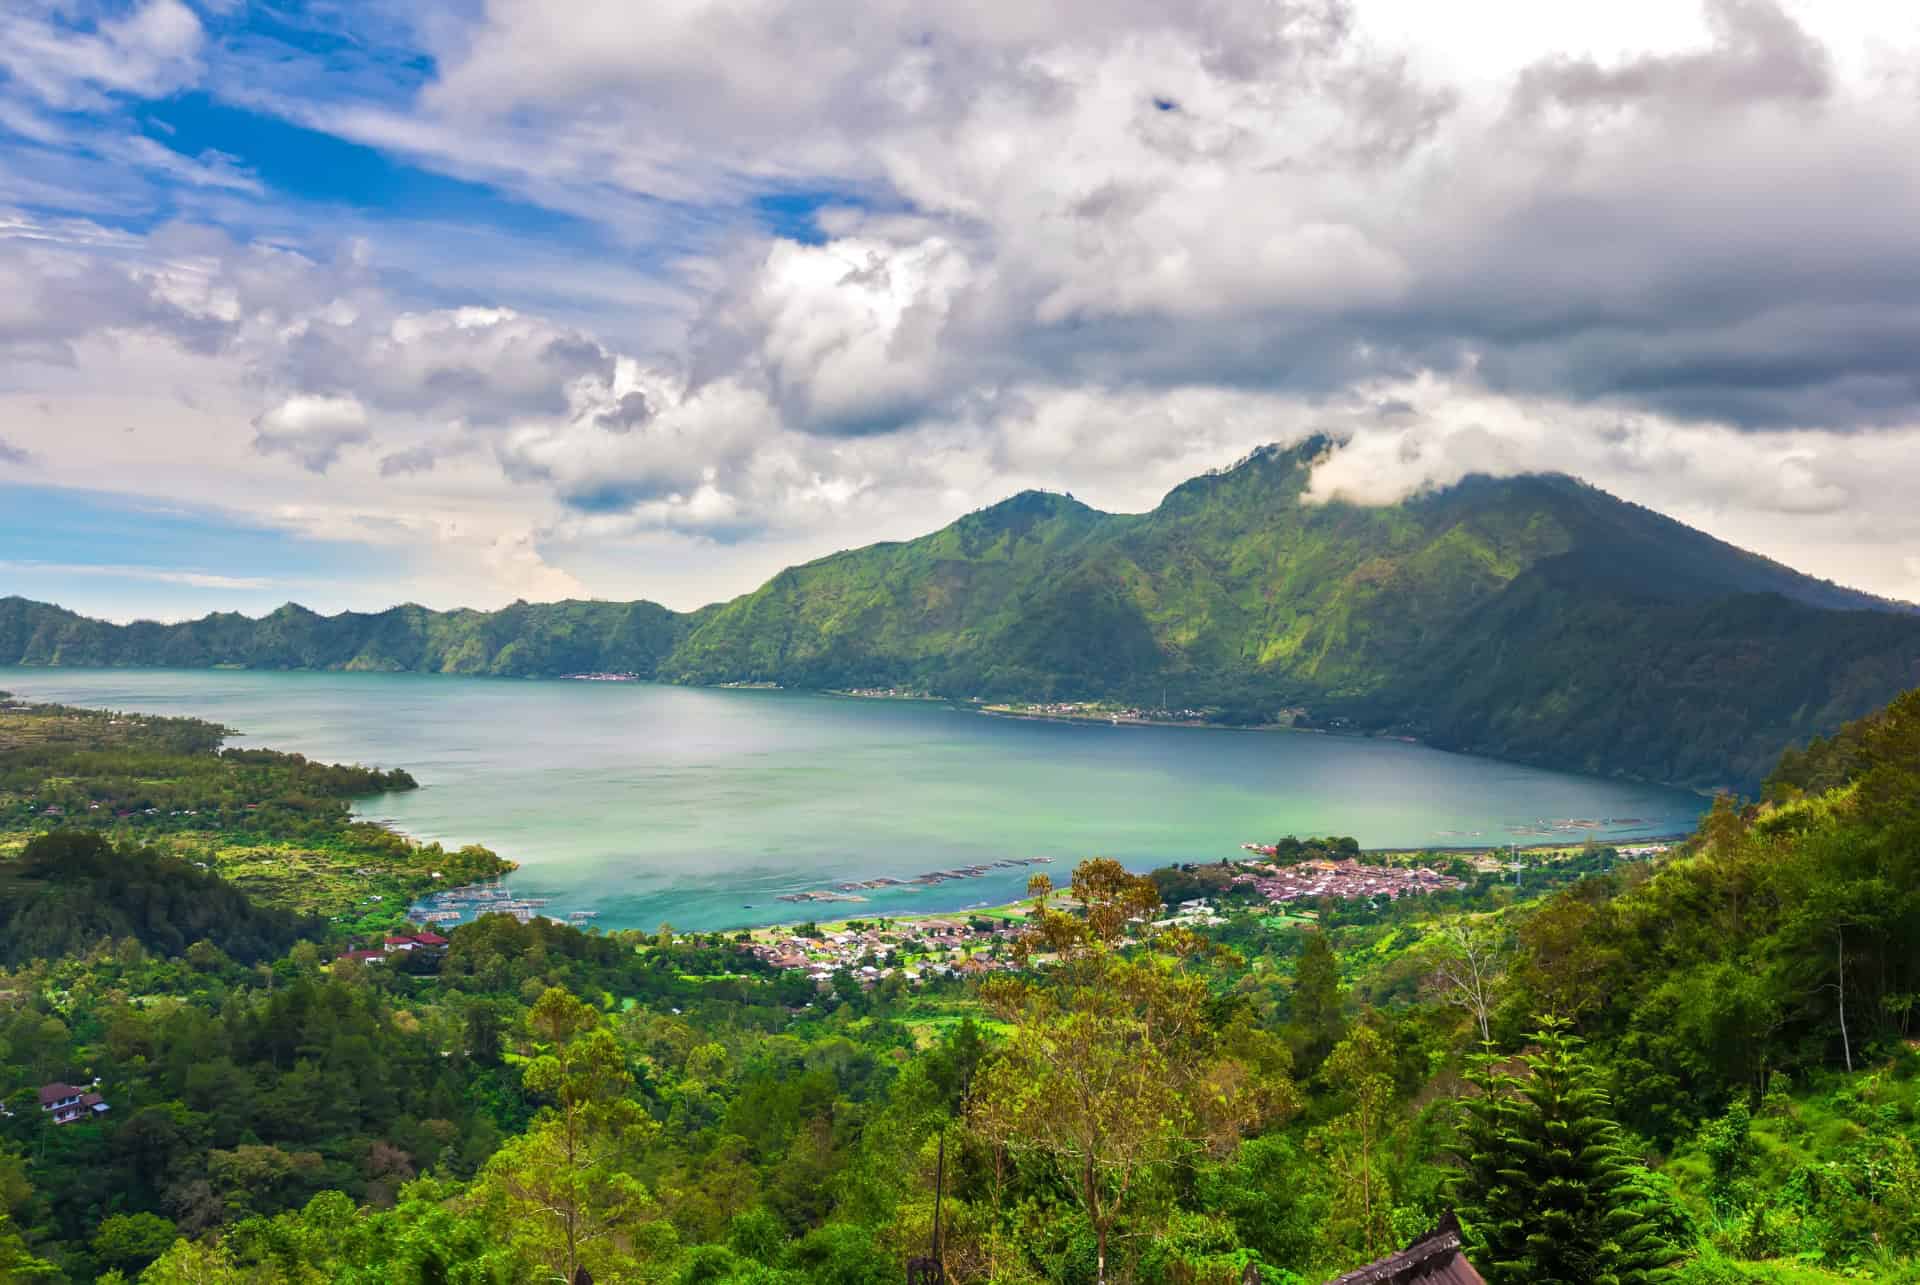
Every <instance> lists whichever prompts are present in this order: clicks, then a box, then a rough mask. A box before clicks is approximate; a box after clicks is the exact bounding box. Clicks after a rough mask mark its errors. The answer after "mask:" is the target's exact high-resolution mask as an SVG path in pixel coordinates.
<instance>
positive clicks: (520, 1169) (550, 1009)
mask: <svg viewBox="0 0 1920 1285" xmlns="http://www.w3.org/2000/svg"><path fill="white" fill-rule="evenodd" d="M527 1025H528V1028H529V1029H530V1030H531V1032H532V1033H533V1035H534V1036H535V1038H536V1040H537V1041H538V1046H539V1049H540V1052H539V1054H538V1056H536V1057H535V1058H534V1059H533V1060H532V1061H531V1062H530V1063H528V1065H527V1067H526V1070H525V1072H524V1073H523V1075H522V1077H521V1081H522V1083H523V1084H524V1085H525V1087H526V1089H527V1091H528V1092H529V1093H531V1094H534V1095H536V1096H538V1097H542V1098H546V1099H547V1100H548V1102H549V1103H550V1105H547V1106H544V1107H542V1108H541V1110H540V1112H539V1114H538V1115H536V1116H535V1117H534V1122H533V1125H532V1127H531V1128H529V1129H528V1130H527V1132H526V1133H524V1134H522V1135H521V1136H519V1137H517V1138H514V1139H512V1140H511V1141H509V1142H508V1143H507V1144H506V1145H505V1146H503V1147H502V1148H501V1149H500V1151H499V1152H498V1153H497V1154H495V1156H494V1157H493V1158H492V1159H491V1160H489V1161H488V1162H487V1166H486V1168H485V1170H484V1171H483V1172H482V1175H481V1188H482V1193H483V1196H484V1198H486V1199H489V1200H494V1201H498V1202H499V1203H500V1204H501V1205H502V1206H503V1212H504V1214H505V1216H506V1218H507V1219H508V1224H507V1225H508V1226H510V1227H511V1228H512V1229H513V1232H512V1234H513V1239H514V1241H515V1243H516V1244H517V1245H519V1246H520V1247H521V1248H522V1249H523V1250H525V1251H526V1252H527V1253H528V1254H529V1255H530V1256H531V1257H533V1258H534V1259H535V1260H537V1261H539V1262H541V1263H543V1264H544V1265H545V1266H546V1267H548V1268H549V1269H550V1270H552V1271H553V1272H555V1273H557V1274H558V1275H559V1276H560V1277H561V1278H562V1279H563V1280H569V1281H570V1280H572V1279H574V1276H575V1273H577V1272H578V1271H579V1270H580V1269H581V1268H582V1267H585V1268H586V1269H587V1270H588V1271H590V1272H591V1273H592V1274H593V1276H594V1279H596V1280H599V1281H618V1280H621V1279H625V1278H627V1277H629V1276H631V1275H632V1274H633V1273H634V1272H636V1271H637V1270H638V1266H639V1261H640V1260H641V1259H642V1258H644V1257H646V1256H647V1255H648V1252H649V1247H648V1245H647V1244H646V1243H645V1240H646V1233H647V1232H648V1230H649V1227H650V1224H652V1223H653V1222H654V1221H655V1217H656V1209H655V1205H654V1201H653V1198H652V1196H651V1195H650V1194H649V1193H648V1192H647V1190H646V1188H645V1187H644V1186H643V1185H642V1184H641V1183H640V1181H639V1180H638V1179H636V1178H634V1177H633V1176H632V1174H631V1173H630V1172H629V1170H630V1168H631V1167H633V1165H634V1163H635V1162H636V1161H637V1159H638V1153H639V1151H640V1149H641V1148H642V1147H643V1146H644V1144H645V1142H646V1141H647V1139H648V1138H649V1137H650V1136H651V1135H652V1134H653V1133H654V1132H655V1130H656V1128H657V1126H655V1125H654V1124H653V1122H652V1121H651V1120H649V1119H648V1118H647V1116H646V1114H645V1112H643V1111H642V1110H641V1109H640V1107H639V1106H638V1105H637V1104H635V1103H633V1102H631V1101H629V1100H628V1099H627V1097H626V1093H627V1091H628V1090H629V1089H630V1088H631V1087H632V1086H633V1076H632V1075H631V1074H630V1073H629V1072H628V1070H627V1067H626V1060H625V1058H624V1057H623V1056H622V1055H621V1052H620V1049H619V1046H618V1045H617V1044H616V1043H615V1042H614V1039H613V1036H612V1035H611V1034H610V1033H609V1032H608V1031H607V1030H606V1028H605V1027H603V1026H601V1025H600V1015H599V1013H597V1012H596V1011H594V1010H593V1009H592V1008H589V1007H588V1006H587V1005H585V1004H583V1003H581V1002H580V1001H579V1000H577V999H575V998H574V997H573V996H572V995H569V994H568V993H567V992H566V991H564V990H561V989H560V988H559V987H552V988H549V989H548V990H547V991H546V992H545V993H544V994H542V995H541V996H540V998H539V1000H538V1001H536V1002H535V1004H534V1006H533V1010H532V1012H530V1013H529V1014H528V1015H527Z"/></svg>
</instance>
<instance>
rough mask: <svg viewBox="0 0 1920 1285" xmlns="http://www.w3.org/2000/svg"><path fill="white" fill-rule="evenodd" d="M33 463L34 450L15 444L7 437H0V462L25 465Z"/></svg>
mask: <svg viewBox="0 0 1920 1285" xmlns="http://www.w3.org/2000/svg"><path fill="white" fill-rule="evenodd" d="M31 463H33V452H31V451H29V450H27V449H26V448H25V447H21V446H15V445H14V444H13V443H12V442H9V441H8V440H7V439H6V438H4V437H0V464H16V465H25V464H31Z"/></svg>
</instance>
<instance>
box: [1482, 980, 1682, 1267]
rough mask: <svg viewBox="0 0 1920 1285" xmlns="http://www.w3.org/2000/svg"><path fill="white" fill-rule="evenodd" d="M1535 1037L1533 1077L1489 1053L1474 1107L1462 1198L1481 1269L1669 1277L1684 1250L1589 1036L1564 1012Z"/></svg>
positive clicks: (1529, 1057) (1529, 1069)
mask: <svg viewBox="0 0 1920 1285" xmlns="http://www.w3.org/2000/svg"><path fill="white" fill-rule="evenodd" d="M1532 1040H1533V1044H1534V1046H1535V1048H1534V1051H1533V1052H1530V1053H1528V1054H1526V1055H1525V1056H1524V1057H1523V1058H1522V1059H1521V1062H1522V1064H1523V1065H1524V1066H1525V1073H1524V1074H1515V1073H1514V1072H1513V1071H1510V1070H1504V1069H1502V1068H1501V1066H1500V1065H1499V1063H1498V1062H1497V1060H1496V1059H1495V1058H1494V1057H1493V1055H1491V1054H1488V1055H1484V1056H1482V1057H1481V1058H1480V1059H1479V1064H1478V1067H1477V1069H1476V1071H1475V1073H1474V1076H1473V1083H1474V1085H1475V1086H1476V1087H1477V1088H1478V1090H1479V1092H1478V1094H1477V1095H1475V1096H1473V1097H1469V1098H1467V1099H1465V1100H1464V1101H1463V1103H1462V1107H1463V1112H1464V1121H1463V1127H1462V1140H1461V1144H1462V1145H1461V1159H1462V1161H1463V1168H1462V1172H1461V1175H1460V1177H1459V1179H1458V1181H1457V1183H1456V1185H1455V1191H1454V1195H1455V1200H1456V1202H1457V1204H1458V1208H1459V1213H1460V1218H1461V1222H1462V1223H1463V1225H1464V1227H1465V1229H1466V1233H1467V1237H1468V1240H1469V1245H1470V1249H1471V1255H1472V1258H1473V1262H1474V1264H1475V1266H1477V1267H1478V1268H1479V1269H1480V1271H1481V1273H1482V1274H1483V1275H1484V1276H1485V1277H1486V1278H1487V1280H1488V1282H1490V1285H1654V1283H1655V1282H1659V1281H1662V1280H1664V1279H1665V1278H1666V1276H1667V1272H1666V1270H1665V1269H1666V1268H1667V1267H1668V1266H1669V1265H1670V1264H1671V1263H1672V1262H1673V1261H1674V1260H1675V1258H1676V1257H1677V1254H1676V1253H1675V1251H1674V1248H1673V1247H1672V1246H1671V1245H1670V1244H1668V1243H1667V1242H1666V1240H1665V1239H1664V1238H1663V1237H1662V1235H1661V1233H1660V1230H1659V1224H1658V1222H1657V1220H1656V1217H1655V1215H1656V1213H1657V1211H1656V1210H1655V1209H1653V1208H1652V1207H1651V1204H1650V1201H1649V1200H1648V1198H1647V1195H1646V1192H1645V1188H1644V1185H1643V1178H1644V1171H1643V1170H1642V1169H1641V1167H1640V1166H1639V1165H1638V1164H1637V1163H1636V1162H1635V1161H1634V1160H1633V1158H1632V1157H1631V1156H1630V1155H1628V1154H1627V1151H1626V1149H1625V1148H1624V1147H1623V1146H1622V1144H1621V1136H1620V1128H1619V1126H1618V1125H1617V1124H1615V1123H1614V1122H1613V1121H1612V1120H1611V1119H1610V1118H1608V1115H1607V1111H1608V1101H1607V1095H1606V1092H1605V1091H1604V1090H1603V1089H1602V1088H1600V1086H1599V1084H1598V1083H1597V1081H1596V1078H1595V1076H1594V1074H1593V1071H1592V1069H1591V1068H1590V1067H1589V1066H1588V1064H1587V1061H1586V1059H1585V1058H1584V1057H1583V1056H1582V1055H1581V1053H1580V1042H1579V1040H1578V1039H1576V1038H1575V1037H1574V1036H1572V1035H1571V1034H1569V1033H1568V1032H1567V1030H1566V1024H1565V1022H1564V1021H1562V1020H1559V1019H1554V1018H1548V1019H1544V1020H1543V1021H1542V1024H1541V1029H1540V1030H1539V1031H1537V1032H1535V1033H1534V1035H1533V1037H1532Z"/></svg>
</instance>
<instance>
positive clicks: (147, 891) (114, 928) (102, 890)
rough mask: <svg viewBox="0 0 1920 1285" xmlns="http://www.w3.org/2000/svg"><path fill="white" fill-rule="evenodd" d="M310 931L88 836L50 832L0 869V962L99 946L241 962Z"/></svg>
mask: <svg viewBox="0 0 1920 1285" xmlns="http://www.w3.org/2000/svg"><path fill="white" fill-rule="evenodd" d="M318 928H319V925H317V924H315V923H313V922H312V921H310V920H305V919H303V918H302V917H301V916H299V915H295V914H293V913H291V912H289V911H285V910H277V909H273V908H271V907H258V906H255V905H254V904H253V902H252V901H250V900H249V899H248V898H247V896H246V894H245V893H242V892H241V891H239V890H238V889H236V888H234V887H232V886H231V885H229V884H228V883H227V882H226V881H225V880H223V879H221V878H219V877H218V876H217V875H212V874H209V873H207V872H205V871H203V870H198V869H196V868H195V867H193V866H192V865H189V864H188V863H187V862H185V861H181V860H180V859H178V858H177V857H169V856H167V855H166V854H164V853H161V852H158V851H155V850H154V849H151V848H122V849H118V850H116V849H115V848H114V846H113V843H112V842H111V841H110V840H108V839H107V838H106V837H105V836H104V835H102V834H100V833H99V832H97V831H89V830H58V831H54V832H52V833H49V834H43V835H40V836H39V837H38V838H36V839H34V840H33V841H32V842H31V843H29V844H27V847H26V851H25V852H24V853H23V854H22V856H21V858H20V859H19V860H18V861H14V862H8V863H6V864H5V865H0V964H22V963H25V962H26V961H27V960H30V959H58V958H60V957H61V956H62V955H73V954H79V953H81V952H84V951H85V950H86V949H87V948H88V947H90V946H92V945H93V944H94V943H95V942H97V941H100V940H102V939H108V938H111V939H119V940H128V939H131V940H133V941H137V942H139V943H140V945H141V946H143V947H144V948H146V949H147V950H151V951H155V952H157V953H159V954H162V955H169V956H176V955H182V954H185V953H186V950H187V947H188V946H190V945H192V944H193V943H195V942H201V941H205V942H210V943H212V944H213V945H214V946H215V947H217V948H218V949H220V950H222V951H224V952H225V953H226V954H228V955H230V956H232V957H233V958H234V959H236V960H238V961H240V962H241V963H243V964H252V963H258V962H260V961H261V960H265V959H271V958H273V957H275V956H278V955H283V954H285V953H286V952H287V951H288V950H289V949H291V948H292V946H293V944H294V943H295V942H296V941H298V940H300V938H301V937H302V936H308V937H311V936H314V935H315V934H316V933H317V931H318Z"/></svg>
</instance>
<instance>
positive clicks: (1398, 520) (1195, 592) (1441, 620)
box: [0, 439, 1920, 789]
mask: <svg viewBox="0 0 1920 1285" xmlns="http://www.w3.org/2000/svg"><path fill="white" fill-rule="evenodd" d="M1327 448H1328V443H1326V442H1325V441H1324V440H1321V439H1315V440H1313V441H1309V442H1307V443H1305V444H1303V445H1301V446H1299V447H1297V448H1294V449H1291V450H1277V449H1274V450H1266V451H1261V452H1258V453H1256V454H1255V455H1253V456H1252V457H1250V458H1249V459H1248V460H1246V461H1244V462H1243V463H1241V464H1240V465H1238V466H1236V467H1234V468H1232V469H1229V470H1225V471H1222V472H1218V473H1213V474H1209V475H1207V476H1204V477H1200V478H1196V479H1194V480H1192V481H1190V482H1187V483H1185V484H1183V485H1182V486H1180V487H1178V488H1176V489H1175V490H1174V491H1173V492H1172V493H1170V494H1169V495H1168V496H1167V497H1166V499H1165V500H1164V501H1163V502H1162V503H1161V504H1160V505H1159V507H1157V508H1156V509H1154V510H1153V511H1152V512H1149V513H1143V514H1107V513H1101V512H1098V511H1096V510H1093V509H1090V508H1088V507H1087V506H1086V505H1083V504H1080V503H1078V502H1076V501H1074V500H1073V499H1072V498H1071V497H1068V496H1060V495H1051V494H1044V493H1040V492H1028V493H1025V494H1022V495H1019V496H1015V497H1014V498H1012V499H1010V500H1007V501H1006V502H1004V503H1002V504H998V505H995V506H993V507H992V508H989V509H985V510H982V511H980V512H977V513H973V514H970V515H968V516H967V517H964V518H962V519H960V520H959V521H958V522H955V523H953V524H952V525H950V526H948V527H946V528H944V529H942V530H940V531H936V532H934V533H932V534H930V535H927V536H923V537H921V538H919V539H916V540H911V541H907V542H904V543H891V544H878V545H873V546H870V547H867V548H863V549H857V550H852V551H849V552H846V553H840V554H836V555H834V556H832V557H828V558H823V559H820V560H819V561H816V562H811V563H807V564H805V565H803V566H798V567H793V568H789V569H788V570H786V571H782V572H781V573H780V574H779V575H777V576H775V577H774V578H773V579H772V580H770V581H768V582H767V583H766V584H765V585H764V586H762V587H761V588H759V589H757V590H755V591H753V592H752V593H749V594H746V595H744V596H742V597H739V598H736V599H734V600H732V601H730V602H727V603H724V604H718V605H715V606H712V607H707V608H703V609H701V610H700V611H698V612H694V613H692V614H689V615H678V614H675V613H673V612H670V611H668V610H666V609H665V608H662V607H658V606H656V605H654V604H651V603H645V602H640V603H631V604H615V603H600V602H562V603H554V604H550V605H543V606H535V605H528V604H525V603H516V604H514V605H513V606H511V607H508V608H505V609H503V610H501V611H497V612H473V611H454V612H430V611H427V610H425V609H423V608H420V607H415V606H406V607H397V608H394V609H392V610H390V611H386V612H380V613H376V614H371V615H367V614H356V613H346V614H342V615H339V616H333V617H322V616H318V615H315V614H314V613H312V612H309V611H306V610H304V609H302V608H300V607H296V606H291V605H289V606H287V607H283V608H281V609H280V610H278V611H276V612H274V613H272V614H271V615H269V616H266V617H264V618H262V619H261V620H258V621H252V620H248V619H245V618H243V617H240V616H235V615H216V616H209V617H207V618H205V619H204V620H199V621H194V622H190V623H186V624H180V625H158V624H149V623H143V624H135V625H129V626H124V627H121V626H114V625H109V624H105V623H103V622H100V621H94V620H87V619H83V618H81V617H78V616H75V615H73V614H72V613H70V612H65V611H61V610H59V609H58V608H54V607H48V606H44V605H41V604H37V603H30V602H26V601H24V600H21V599H17V598H15V599H4V600H0V663H16V662H17V663H20V664H29V665H55V664H65V665H182V666H198V665H215V664H228V665H244V666H250V667H257V668H327V669H383V670H418V671H428V672H446V673H465V674H498V675H553V674H566V673H574V672H584V671H607V672H621V673H632V674H636V675H640V676H644V677H655V678H659V679H662V680H667V681H673V682H688V683H719V682H774V683H780V684H784V685H787V686H800V687H814V688H849V687H889V686H897V687H901V688H907V689H911V690H915V691H924V692H932V693H936V694H940V695H945V696H950V697H953V698H956V699H965V698H972V697H976V696H977V697H982V698H986V699H1001V698H1006V699H1019V700H1036V699H1106V700H1115V701H1122V702H1128V703H1132V704H1135V705H1140V706H1146V707H1150V708H1160V707H1162V706H1163V705H1164V706H1166V707H1169V708H1172V709H1182V708H1197V709H1202V710H1204V711H1205V712H1206V713H1207V715H1208V716H1209V717H1211V718H1214V719H1216V720H1219V721H1223V722H1229V723H1265V722H1268V721H1271V720H1274V719H1276V718H1283V719H1285V720H1288V721H1294V720H1299V719H1301V718H1302V717H1303V716H1302V715H1301V713H1300V711H1302V710H1304V711H1305V714H1304V720H1305V721H1306V722H1309V723H1314V724H1318V725H1321V726H1328V727H1351V728H1359V729H1364V730H1379V731H1390V732H1393V733H1396V734H1410V735H1414V736H1418V737H1422V738H1426V739H1430V740H1432V741H1433V742H1434V743H1436V744H1439V745H1441V746H1443V747H1447V748H1458V749H1466V750H1474V751H1479V752H1484V753H1489V754H1494V755H1499V756H1503V757H1508V758H1514V759H1520V760H1525V761H1530V762H1538V763H1546V764H1552V765H1556V766H1565V767H1575V768H1581V769H1585V770H1593V771H1599V772H1603V773H1624V774H1628V775H1633V776H1638V777H1642V778H1645V779H1650V780H1660V781H1669V782H1674V783H1680V784H1687V785H1702V786H1716V785H1732V786H1735V787H1738V788H1743V789H1751V788H1752V787H1754V786H1755V785H1757V783H1758V782H1759V780H1760V778H1761V776H1762V775H1764V774H1765V772H1766V770H1767V768H1768V766H1769V765H1770V764H1771V763H1772V761H1773V758H1774V756H1775V755H1776V754H1777V753H1778V752H1779V749H1780V747H1781V746H1782V745H1784V744H1788V743H1790V742H1793V741H1797V740H1802V739H1805V738H1806V737H1808V736H1811V735H1815V734H1822V733H1826V732H1830V731H1832V730H1833V729H1834V728H1835V727H1837V726H1838V725H1839V724H1841V723H1842V722H1844V721H1845V720H1847V719H1849V718H1853V717H1857V716H1859V715H1861V714H1863V713H1865V712H1867V711H1868V710H1870V709H1872V708H1874V707H1876V706H1878V705H1880V704H1882V703H1884V702H1885V701H1886V700H1888V699H1890V698H1891V697H1892V696H1893V695H1894V694H1895V693H1897V692H1898V691H1900V690H1901V689H1903V688H1904V687H1906V686H1908V685H1909V684H1911V683H1912V682H1913V680H1914V671H1913V668H1912V665H1913V657H1914V655H1915V654H1916V649H1920V618H1916V617H1915V616H1914V615H1912V614H1910V613H1909V612H1908V611H1907V610H1906V609H1904V608H1901V607H1900V606H1899V605H1898V604H1890V603H1886V602H1882V601H1879V600H1876V599H1873V598H1870V597H1868V596H1867V595H1864V594H1859V593H1855V592H1852V591H1849V590H1845V589H1841V588H1838V587H1836V586H1834V585H1831V584H1827V583H1824V582H1821V581H1817V580H1814V579H1811V578H1809V577H1806V576H1802V575H1799V574H1797V573H1795V572H1793V571H1791V570H1789V569H1788V568H1786V567H1783V566H1780V565H1778V564H1776V563H1772V562H1769V561H1767V560H1765V559H1763V558H1759V557H1756V556H1754V555H1752V554H1748V553H1744V552H1742V551H1740V550H1738V549H1735V548H1733V547H1731V546H1729V545H1726V544H1723V543H1720V542H1719V541H1716V540H1713V539H1710V538H1709V537H1707V536H1705V535H1702V534H1700V533H1699V532H1697V531H1693V530H1690V529H1689V528H1687V527H1684V526H1682V525H1680V524H1679V523H1676V522H1672V521H1670V520H1668V519H1666V518H1663V517H1660V516H1659V515H1657V514H1654V513H1651V512H1649V511H1647V510H1645V509H1641V508H1638V507H1636V506H1634V505H1630V504H1625V503H1622V502H1621V501H1618V500H1615V499H1613V498H1612V497H1610V496H1607V495H1605V494H1603V493H1602V492H1599V491H1597V490H1594V489H1592V488H1590V487H1586V486H1583V485H1581V484H1579V483H1577V482H1574V481H1572V480H1570V479H1567V478H1563V477H1518V478H1508V479H1499V480H1495V479H1488V478H1471V479H1468V480H1467V481H1466V482H1463V483H1461V484H1460V485H1457V486H1454V487H1451V488H1447V489H1445V490H1441V491H1437V492H1433V493H1429V494H1422V495H1419V496H1416V497H1413V498H1411V499H1408V500H1406V501H1404V502H1402V503H1399V504H1394V505H1387V506H1380V507H1361V506H1356V505H1351V504H1346V503H1342V502H1330V503H1312V502H1309V501H1308V500H1306V499H1305V498H1304V494H1305V491H1306V486H1307V481H1308V477H1309V474H1310V469H1311V465H1312V463H1313V461H1314V460H1315V459H1316V458H1318V456H1319V455H1320V453H1322V452H1323V451H1325V450H1326V449H1327Z"/></svg>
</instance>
